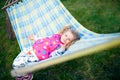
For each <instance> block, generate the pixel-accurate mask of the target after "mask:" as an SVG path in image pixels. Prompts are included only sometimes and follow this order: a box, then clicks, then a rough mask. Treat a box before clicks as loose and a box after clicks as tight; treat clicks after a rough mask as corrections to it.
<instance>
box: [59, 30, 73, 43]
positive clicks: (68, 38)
mask: <svg viewBox="0 0 120 80" xmlns="http://www.w3.org/2000/svg"><path fill="white" fill-rule="evenodd" d="M73 40H75V36H74V34H73V33H72V31H71V30H68V31H66V32H64V33H63V34H62V36H61V42H63V43H64V44H65V45H67V44H69V43H70V42H72V41H73Z"/></svg>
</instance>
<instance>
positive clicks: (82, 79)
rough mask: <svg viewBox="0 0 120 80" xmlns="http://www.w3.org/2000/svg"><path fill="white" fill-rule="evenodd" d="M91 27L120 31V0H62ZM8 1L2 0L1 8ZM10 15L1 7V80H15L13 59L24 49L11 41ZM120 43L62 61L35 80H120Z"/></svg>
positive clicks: (93, 29) (78, 18)
mask: <svg viewBox="0 0 120 80" xmlns="http://www.w3.org/2000/svg"><path fill="white" fill-rule="evenodd" d="M61 1H62V3H63V4H64V5H65V7H66V8H67V9H68V10H69V11H70V12H71V14H72V15H73V16H74V17H75V18H76V19H77V20H78V21H79V22H80V23H81V24H82V25H83V26H85V27H86V28H87V29H89V30H91V31H94V32H97V33H116V32H120V6H119V5H120V0H61ZM4 4H5V0H0V7H1V8H2V7H3V5H4ZM5 18H6V16H5V13H4V12H3V11H2V10H0V80H14V78H12V77H11V75H10V70H11V69H12V66H11V65H12V62H13V60H14V58H15V57H16V55H17V54H18V53H19V52H20V49H19V46H18V43H17V41H16V39H15V40H9V39H8V37H7V33H6V20H5ZM119 79H120V46H117V47H115V48H112V49H109V50H104V51H101V52H97V53H96V54H93V55H89V56H85V57H82V58H79V59H75V60H72V61H68V62H65V63H61V64H58V65H55V66H51V67H49V68H46V69H43V70H40V71H37V72H35V73H34V80H119Z"/></svg>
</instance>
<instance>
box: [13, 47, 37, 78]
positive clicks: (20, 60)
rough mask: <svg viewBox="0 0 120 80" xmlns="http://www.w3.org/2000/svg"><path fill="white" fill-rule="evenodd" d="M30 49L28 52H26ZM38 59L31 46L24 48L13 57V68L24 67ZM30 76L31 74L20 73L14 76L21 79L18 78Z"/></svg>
mask: <svg viewBox="0 0 120 80" xmlns="http://www.w3.org/2000/svg"><path fill="white" fill-rule="evenodd" d="M29 51H30V53H28V52H29ZM38 62H39V59H38V58H37V57H36V55H35V53H34V52H33V50H32V48H29V49H24V50H23V51H21V52H20V54H19V55H18V56H17V57H16V58H15V59H14V61H13V65H12V66H13V69H19V68H22V67H26V66H29V65H32V64H35V63H38ZM23 77H25V78H26V77H27V78H30V77H32V76H31V74H22V75H18V77H17V78H16V79H17V80H21V79H20V78H23ZM28 80H30V79H28Z"/></svg>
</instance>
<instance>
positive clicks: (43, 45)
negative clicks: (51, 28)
mask: <svg viewBox="0 0 120 80" xmlns="http://www.w3.org/2000/svg"><path fill="white" fill-rule="evenodd" d="M28 38H29V39H31V40H34V39H35V36H34V35H31V36H29V37H28ZM77 39H78V34H77V33H76V32H75V31H73V30H72V29H70V27H69V26H65V27H64V28H63V29H62V30H61V31H60V32H59V33H58V34H54V35H52V36H51V37H46V38H43V39H37V40H36V41H35V42H34V43H33V45H32V46H31V47H30V48H28V49H24V50H23V51H22V52H21V53H20V54H19V55H18V56H17V57H16V58H15V60H14V62H13V68H14V69H19V68H21V67H25V66H27V65H30V64H35V63H37V62H39V61H41V60H44V59H47V58H49V57H54V56H58V55H61V54H63V53H64V52H65V50H66V49H67V48H68V47H69V46H70V45H71V44H72V43H73V42H75V41H76V40H77ZM32 78H33V75H32V74H30V73H28V74H23V75H18V77H17V78H16V80H32Z"/></svg>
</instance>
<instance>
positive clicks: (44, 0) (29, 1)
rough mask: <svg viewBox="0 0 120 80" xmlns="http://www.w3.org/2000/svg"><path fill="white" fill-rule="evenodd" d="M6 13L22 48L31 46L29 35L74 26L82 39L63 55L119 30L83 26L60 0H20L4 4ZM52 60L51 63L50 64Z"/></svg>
mask: <svg viewBox="0 0 120 80" xmlns="http://www.w3.org/2000/svg"><path fill="white" fill-rule="evenodd" d="M7 13H8V15H9V18H10V21H11V24H12V27H13V30H14V32H15V35H16V38H17V41H18V43H19V46H20V49H21V50H23V49H24V48H28V47H30V46H31V44H32V43H33V42H32V41H30V40H28V36H29V35H31V34H34V35H36V36H37V37H46V36H50V35H52V34H54V33H56V32H58V31H59V30H60V29H61V28H63V27H64V26H66V25H70V26H72V27H74V29H75V30H76V31H77V32H78V33H79V36H80V37H81V39H80V40H78V41H77V42H75V44H73V45H72V46H70V48H69V49H68V50H67V51H66V52H65V54H64V55H67V54H69V55H71V56H72V55H74V52H77V51H80V50H81V51H83V50H84V49H89V48H91V47H93V46H96V45H100V44H105V43H107V42H109V41H112V40H114V39H116V38H120V33H112V34H98V33H95V32H92V31H90V30H88V29H86V28H85V27H84V26H82V25H81V24H80V23H79V22H78V21H77V20H76V19H75V18H74V17H73V16H72V15H71V14H70V12H69V11H68V10H67V9H66V8H65V7H64V5H63V4H62V3H61V1H60V0H22V1H21V2H19V3H16V4H14V5H12V6H10V7H9V8H7ZM119 40H120V39H119ZM117 42H118V40H117ZM88 53H89V52H88ZM64 55H63V57H64ZM65 59H66V58H65ZM71 59H73V58H71ZM50 60H51V59H50ZM58 60H59V61H58V62H56V63H60V60H61V59H58ZM67 60H68V59H67ZM56 61H57V60H56ZM46 64H47V63H46ZM52 64H54V63H51V64H50V65H52ZM44 67H45V66H44ZM23 71H25V70H23ZM29 71H31V70H28V72H29ZM32 71H33V70H32ZM26 72H27V71H26Z"/></svg>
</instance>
